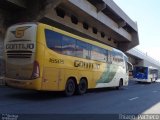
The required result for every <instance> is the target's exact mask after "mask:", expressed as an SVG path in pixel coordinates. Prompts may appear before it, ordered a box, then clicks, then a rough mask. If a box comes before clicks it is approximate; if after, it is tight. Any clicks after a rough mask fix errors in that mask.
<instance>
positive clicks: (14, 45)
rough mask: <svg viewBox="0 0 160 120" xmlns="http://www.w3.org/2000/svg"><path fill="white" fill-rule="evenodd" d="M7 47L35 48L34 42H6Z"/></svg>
mask: <svg viewBox="0 0 160 120" xmlns="http://www.w3.org/2000/svg"><path fill="white" fill-rule="evenodd" d="M6 49H34V44H33V43H28V44H6Z"/></svg>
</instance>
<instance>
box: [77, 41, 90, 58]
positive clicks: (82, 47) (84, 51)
mask: <svg viewBox="0 0 160 120" xmlns="http://www.w3.org/2000/svg"><path fill="white" fill-rule="evenodd" d="M90 50H91V45H90V44H88V43H85V42H83V41H79V40H77V42H76V56H77V57H81V58H86V59H90Z"/></svg>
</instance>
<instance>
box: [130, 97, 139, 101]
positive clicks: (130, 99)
mask: <svg viewBox="0 0 160 120" xmlns="http://www.w3.org/2000/svg"><path fill="white" fill-rule="evenodd" d="M138 98H139V97H134V98H131V99H129V100H130V101H132V100H135V99H138Z"/></svg>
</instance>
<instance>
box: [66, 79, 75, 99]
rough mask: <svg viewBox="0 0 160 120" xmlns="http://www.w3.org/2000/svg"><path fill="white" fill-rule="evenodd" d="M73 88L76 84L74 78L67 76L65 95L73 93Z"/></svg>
mask: <svg viewBox="0 0 160 120" xmlns="http://www.w3.org/2000/svg"><path fill="white" fill-rule="evenodd" d="M75 88H76V85H75V82H74V79H72V78H69V79H68V80H67V83H66V86H65V95H66V96H68V97H69V96H72V95H73V94H74V93H75Z"/></svg>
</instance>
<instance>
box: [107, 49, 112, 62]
mask: <svg viewBox="0 0 160 120" xmlns="http://www.w3.org/2000/svg"><path fill="white" fill-rule="evenodd" d="M108 63H109V64H111V63H112V52H111V51H108Z"/></svg>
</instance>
